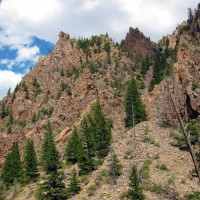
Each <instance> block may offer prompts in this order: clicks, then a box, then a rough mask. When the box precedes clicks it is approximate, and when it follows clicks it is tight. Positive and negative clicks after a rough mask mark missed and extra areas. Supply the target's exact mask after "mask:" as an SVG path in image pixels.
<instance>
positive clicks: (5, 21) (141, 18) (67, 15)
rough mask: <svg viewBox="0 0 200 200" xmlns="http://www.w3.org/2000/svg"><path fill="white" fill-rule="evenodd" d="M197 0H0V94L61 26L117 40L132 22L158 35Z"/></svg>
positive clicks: (31, 63)
mask: <svg viewBox="0 0 200 200" xmlns="http://www.w3.org/2000/svg"><path fill="white" fill-rule="evenodd" d="M198 3H199V0H192V1H188V0H181V1H180V0H165V1H163V0H140V1H138V0H66V1H63V0H17V1H16V0H2V1H1V3H0V99H2V98H3V96H5V95H6V93H7V90H8V89H9V88H11V90H13V89H14V87H15V85H16V84H17V83H18V82H19V81H20V80H21V79H22V77H23V76H24V75H25V74H26V73H27V72H28V71H29V68H30V67H33V66H34V64H35V62H36V61H37V60H38V58H39V57H40V56H41V55H46V54H48V51H47V49H48V48H50V49H53V48H54V45H55V43H56V41H57V39H58V34H59V32H60V31H61V30H62V31H64V32H67V33H69V34H70V35H71V37H76V38H77V37H90V36H91V35H97V34H102V33H106V32H108V33H109V36H110V37H112V38H113V40H115V41H118V42H119V41H121V39H123V38H124V37H125V35H126V32H127V31H128V29H129V27H130V26H132V27H133V28H136V27H138V28H139V29H140V30H141V31H142V32H143V33H144V34H145V35H146V36H147V37H150V38H151V39H152V40H153V41H158V40H159V39H161V37H162V36H163V35H167V34H170V33H172V31H173V30H174V29H175V28H176V26H177V25H178V24H180V23H181V22H182V21H183V20H185V19H187V8H188V7H191V8H195V7H196V6H197V4H198Z"/></svg>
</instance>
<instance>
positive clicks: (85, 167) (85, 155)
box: [78, 144, 94, 175]
mask: <svg viewBox="0 0 200 200" xmlns="http://www.w3.org/2000/svg"><path fill="white" fill-rule="evenodd" d="M78 166H79V169H80V172H79V173H80V174H81V175H85V174H88V173H90V172H91V171H93V170H94V160H93V158H92V157H91V155H89V151H88V148H87V146H86V145H84V144H81V146H80V154H79V158H78Z"/></svg>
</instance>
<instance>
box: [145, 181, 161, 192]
mask: <svg viewBox="0 0 200 200" xmlns="http://www.w3.org/2000/svg"><path fill="white" fill-rule="evenodd" d="M142 188H143V189H144V190H148V191H151V192H155V193H157V194H162V192H163V186H162V185H161V184H152V183H149V182H142Z"/></svg>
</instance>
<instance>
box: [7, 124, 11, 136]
mask: <svg viewBox="0 0 200 200" xmlns="http://www.w3.org/2000/svg"><path fill="white" fill-rule="evenodd" d="M7 132H8V134H11V133H12V126H11V125H10V124H8V130H7Z"/></svg>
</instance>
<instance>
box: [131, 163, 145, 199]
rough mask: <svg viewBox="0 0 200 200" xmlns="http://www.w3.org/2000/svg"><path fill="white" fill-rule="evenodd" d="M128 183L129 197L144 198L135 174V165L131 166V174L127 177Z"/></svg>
mask: <svg viewBox="0 0 200 200" xmlns="http://www.w3.org/2000/svg"><path fill="white" fill-rule="evenodd" d="M129 180H130V183H129V187H130V190H129V196H130V197H131V199H133V200H135V199H137V200H144V199H145V196H144V194H143V192H142V188H141V187H140V182H139V178H138V174H137V167H136V166H135V165H134V166H133V167H132V171H131V175H130V177H129Z"/></svg>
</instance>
